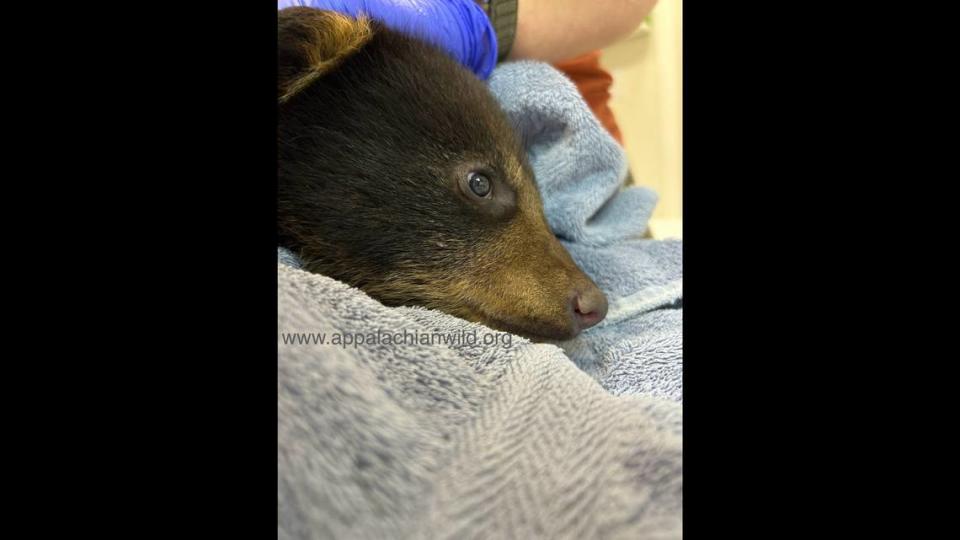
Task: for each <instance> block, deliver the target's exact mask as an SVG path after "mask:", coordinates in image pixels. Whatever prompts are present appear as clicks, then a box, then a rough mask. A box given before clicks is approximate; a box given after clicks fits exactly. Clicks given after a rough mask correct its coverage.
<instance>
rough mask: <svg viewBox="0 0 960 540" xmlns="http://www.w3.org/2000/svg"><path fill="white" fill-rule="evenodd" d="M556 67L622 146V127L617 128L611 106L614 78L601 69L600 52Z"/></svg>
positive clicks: (572, 59)
mask: <svg viewBox="0 0 960 540" xmlns="http://www.w3.org/2000/svg"><path fill="white" fill-rule="evenodd" d="M554 67H556V68H557V69H559V70H560V71H562V72H563V73H565V74H566V75H567V77H570V79H571V80H572V81H573V83H574V84H575V85H577V89H578V90H579V91H580V95H582V96H583V99H584V100H585V101H586V102H587V105H589V106H590V109H591V110H592V111H593V114H595V115H596V116H597V118H598V119H599V120H600V123H601V124H603V126H604V127H605V128H607V131H609V132H610V134H611V135H613V138H614V139H616V140H617V142H619V143H620V145H621V146H622V145H623V136H622V135H621V134H620V127H619V126H617V120H616V118H614V116H613V111H612V110H611V109H610V105H609V101H610V85H611V84H613V77H612V76H610V73H608V72H607V71H606V70H604V69H603V68H602V67H600V51H593V52H590V53H587V54H584V55H581V56H578V57H576V58H571V59H570V60H565V61H563V62H560V63H558V64H555V65H554Z"/></svg>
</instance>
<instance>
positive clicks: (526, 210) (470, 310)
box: [277, 8, 606, 339]
mask: <svg viewBox="0 0 960 540" xmlns="http://www.w3.org/2000/svg"><path fill="white" fill-rule="evenodd" d="M279 16H280V26H279V32H280V33H279V38H280V43H279V62H280V66H279V68H280V71H279V79H278V96H279V98H280V101H281V103H280V109H279V131H278V145H279V164H278V169H279V193H278V201H277V202H278V222H277V231H278V234H279V236H280V241H281V244H282V245H284V246H287V247H289V248H290V249H292V250H293V251H294V252H295V253H297V254H299V255H300V257H301V258H302V260H303V261H304V263H305V266H306V268H307V269H308V270H311V271H314V272H317V273H321V274H324V275H328V276H331V277H334V278H336V279H339V280H342V281H345V282H347V283H349V284H351V285H354V286H356V287H359V288H360V289H362V290H364V291H366V292H367V293H368V294H370V295H371V296H373V297H374V298H377V299H378V300H380V301H381V302H383V303H384V304H387V305H419V306H425V307H429V308H434V309H439V310H442V311H445V312H447V313H450V314H453V315H456V316H459V317H463V318H465V319H469V320H473V321H477V322H481V323H484V324H487V325H489V326H492V327H494V328H499V329H503V330H509V331H513V332H517V333H520V334H524V335H527V336H533V337H548V338H554V339H565V338H569V337H572V336H573V335H576V333H577V332H578V331H579V330H580V326H581V325H579V324H578V319H577V318H576V316H575V314H574V308H575V301H574V300H573V299H574V298H575V297H576V296H577V295H580V296H581V297H583V296H584V295H587V296H588V297H590V298H593V299H594V300H602V294H601V293H600V292H599V290H597V289H596V286H595V285H594V284H593V282H592V281H590V279H589V278H587V277H586V276H585V275H584V274H583V272H582V271H580V269H579V268H577V266H576V265H575V264H574V263H573V261H572V260H571V258H570V256H569V254H568V253H567V252H566V250H565V249H564V248H563V246H561V245H560V243H559V242H558V241H557V239H556V238H555V237H554V236H553V234H552V233H551V232H550V230H549V228H548V226H547V223H546V220H545V218H544V215H543V205H542V203H541V200H540V194H539V193H538V191H537V187H536V184H535V182H534V179H533V172H532V170H531V168H530V165H529V164H528V163H527V160H526V157H525V153H524V151H523V148H522V145H521V143H520V141H519V140H518V138H517V136H516V133H515V132H514V130H513V129H512V127H511V126H510V124H509V121H508V120H507V118H506V116H505V115H504V113H503V112H502V111H501V110H500V108H499V106H498V105H497V103H496V101H495V100H494V98H493V96H492V95H491V94H490V92H489V91H488V90H487V88H486V86H485V85H484V84H483V83H482V82H481V81H479V80H478V79H477V78H476V77H475V76H473V74H471V73H469V72H468V71H467V70H466V69H464V68H463V67H461V66H460V65H459V64H457V63H456V62H455V61H453V60H452V59H450V58H449V57H448V56H447V55H446V54H444V53H443V52H441V51H440V50H438V49H436V48H434V47H432V46H430V45H427V44H425V43H422V42H420V41H418V40H416V39H411V38H409V37H405V36H402V35H400V34H398V33H395V32H392V31H389V30H387V29H385V28H382V27H380V26H379V25H377V24H375V23H368V22H365V21H360V22H356V21H354V24H353V26H352V29H351V30H350V31H347V32H345V31H344V28H346V27H345V26H344V23H343V18H342V17H340V16H329V15H318V12H316V11H314V10H308V9H305V8H291V9H287V10H283V11H281V12H280V14H279ZM305 51H309V52H305ZM471 171H480V172H482V173H484V174H485V175H487V176H488V177H489V178H490V180H491V181H492V184H493V195H492V198H491V199H490V200H484V201H478V200H475V199H473V198H471V197H470V195H469V193H465V191H464V189H463V183H462V179H463V178H464V176H465V175H467V174H468V173H469V172H471ZM597 295H599V298H598V297H597ZM595 303H596V302H595ZM602 308H603V311H604V312H605V310H606V303H605V301H602ZM601 316H602V315H601Z"/></svg>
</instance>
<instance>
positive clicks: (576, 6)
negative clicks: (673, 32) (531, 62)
mask: <svg viewBox="0 0 960 540" xmlns="http://www.w3.org/2000/svg"><path fill="white" fill-rule="evenodd" d="M656 3H657V0H589V1H584V0H519V1H518V2H517V10H518V11H517V33H516V38H515V39H514V43H513V48H512V49H511V50H510V55H509V58H510V59H511V60H517V59H521V58H527V59H535V60H542V61H545V62H558V61H561V60H566V59H568V58H573V57H575V56H579V55H581V54H585V53H588V52H590V51H595V50H597V49H602V48H604V47H607V46H609V45H611V44H613V43H615V42H617V41H619V40H621V39H623V38H625V37H627V36H628V35H630V33H631V32H633V31H634V30H636V28H637V27H638V26H640V23H642V22H643V19H644V17H646V16H647V14H649V13H650V10H652V9H653V6H654V5H656Z"/></svg>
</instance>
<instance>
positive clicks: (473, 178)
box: [467, 172, 493, 197]
mask: <svg viewBox="0 0 960 540" xmlns="http://www.w3.org/2000/svg"><path fill="white" fill-rule="evenodd" d="M467 185H468V186H470V191H471V192H473V194H474V195H476V196H477V197H487V196H489V195H490V192H491V191H492V187H493V186H492V185H491V184H490V179H489V178H487V177H486V176H484V175H483V174H481V173H478V172H471V173H470V174H468V175H467Z"/></svg>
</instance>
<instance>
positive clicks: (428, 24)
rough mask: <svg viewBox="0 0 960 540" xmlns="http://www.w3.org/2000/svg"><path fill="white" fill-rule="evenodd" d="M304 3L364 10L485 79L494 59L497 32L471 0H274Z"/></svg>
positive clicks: (279, 5)
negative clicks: (451, 57) (442, 50)
mask: <svg viewBox="0 0 960 540" xmlns="http://www.w3.org/2000/svg"><path fill="white" fill-rule="evenodd" d="M293 6H304V7H311V8H317V9H328V10H331V11H338V12H340V13H345V14H347V15H350V16H353V17H356V16H357V15H359V14H366V15H367V16H369V17H370V18H371V19H374V20H377V21H380V22H381V23H383V24H384V25H386V26H387V27H388V28H390V29H393V30H396V31H398V32H403V33H405V34H408V35H411V36H415V37H419V38H421V39H423V40H424V41H427V42H429V43H433V44H434V45H437V46H438V47H440V48H441V49H444V50H446V51H447V52H449V53H450V55H451V56H453V58H454V59H455V60H457V61H459V62H460V63H461V64H463V65H464V66H466V67H467V69H470V70H471V71H473V72H474V73H476V74H477V76H478V77H480V78H481V79H483V80H486V79H487V78H488V77H489V76H490V73H491V72H492V71H493V67H494V65H496V63H497V36H496V33H495V32H494V30H493V25H492V24H491V23H490V19H489V18H487V14H486V13H484V12H483V9H482V8H481V7H480V6H479V5H477V3H476V2H475V1H474V0H278V1H277V9H283V8H287V7H293Z"/></svg>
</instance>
